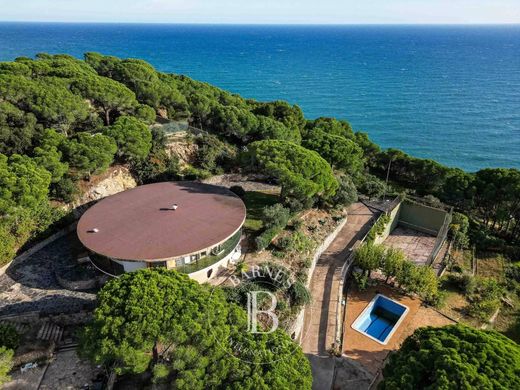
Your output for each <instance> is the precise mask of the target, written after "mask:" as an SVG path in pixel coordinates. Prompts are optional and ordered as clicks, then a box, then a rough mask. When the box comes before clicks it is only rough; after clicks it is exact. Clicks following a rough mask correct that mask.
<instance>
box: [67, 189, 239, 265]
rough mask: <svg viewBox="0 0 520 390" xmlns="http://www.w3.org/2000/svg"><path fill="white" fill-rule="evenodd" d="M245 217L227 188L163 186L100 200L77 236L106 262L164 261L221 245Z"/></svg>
mask: <svg viewBox="0 0 520 390" xmlns="http://www.w3.org/2000/svg"><path fill="white" fill-rule="evenodd" d="M174 204H176V205H177V209H175V210H174V209H173V208H174V207H173V205H174ZM245 216H246V208H245V206H244V203H243V202H242V200H241V199H240V198H239V197H238V196H236V195H235V194H234V193H232V192H231V191H229V190H228V189H227V188H224V187H219V186H214V185H209V184H202V183H196V182H165V183H155V184H148V185H144V186H140V187H136V188H133V189H131V190H128V191H124V192H120V193H118V194H116V195H112V196H109V197H107V198H104V199H102V200H101V201H99V202H98V203H97V204H95V205H94V206H92V207H91V208H90V209H88V210H87V212H86V213H85V214H83V216H82V217H81V219H80V221H79V223H78V227H77V232H78V237H79V239H80V240H81V242H82V243H83V245H84V246H85V247H87V248H88V249H90V250H92V251H93V252H96V253H99V254H101V255H104V256H107V257H111V258H115V259H122V260H148V261H153V260H165V259H171V258H175V257H180V256H183V255H188V254H191V253H196V252H199V251H201V250H204V249H206V248H209V247H212V246H214V245H217V244H219V243H221V242H223V241H225V240H227V239H228V238H230V237H231V236H232V235H233V234H234V233H235V232H237V231H238V230H239V229H240V227H241V226H242V225H243V223H244V220H245Z"/></svg>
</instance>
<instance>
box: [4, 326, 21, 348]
mask: <svg viewBox="0 0 520 390" xmlns="http://www.w3.org/2000/svg"><path fill="white" fill-rule="evenodd" d="M18 345H20V335H19V334H18V332H17V331H16V329H15V328H14V327H13V326H12V325H9V324H0V346H1V347H6V348H7V349H13V350H14V349H16V348H18Z"/></svg>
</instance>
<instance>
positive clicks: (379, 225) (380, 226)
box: [366, 214, 390, 242]
mask: <svg viewBox="0 0 520 390" xmlns="http://www.w3.org/2000/svg"><path fill="white" fill-rule="evenodd" d="M388 222H390V216H389V215H387V214H382V215H381V216H380V217H379V218H378V219H377V221H376V222H375V223H374V226H372V227H371V228H370V231H369V232H368V234H367V238H366V241H367V242H374V240H375V239H376V238H377V236H380V235H381V234H383V232H384V231H385V229H386V225H387V224H388Z"/></svg>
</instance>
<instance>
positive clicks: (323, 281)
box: [302, 203, 377, 356]
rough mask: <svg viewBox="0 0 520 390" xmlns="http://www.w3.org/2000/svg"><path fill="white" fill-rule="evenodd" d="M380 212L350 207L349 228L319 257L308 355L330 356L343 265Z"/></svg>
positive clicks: (308, 320) (308, 315)
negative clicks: (371, 221) (352, 248)
mask: <svg viewBox="0 0 520 390" xmlns="http://www.w3.org/2000/svg"><path fill="white" fill-rule="evenodd" d="M376 212H377V211H376V210H372V209H370V208H368V207H367V206H365V205H364V204H362V203H355V204H353V205H352V206H350V208H349V210H348V217H347V218H348V219H347V223H346V225H345V227H343V229H342V230H341V231H340V232H339V234H338V236H337V237H336V239H335V240H334V241H333V242H332V243H331V244H330V246H329V247H328V248H327V250H326V251H325V252H324V253H323V254H322V256H321V257H320V258H319V259H318V263H317V264H316V269H315V270H314V273H313V275H312V279H311V284H310V290H311V294H312V303H311V305H310V308H309V309H307V310H306V312H305V322H304V331H303V340H302V348H303V352H305V353H306V354H311V355H319V356H328V353H327V350H328V349H329V348H330V347H331V346H332V344H333V343H334V341H335V336H336V311H337V301H338V288H339V283H340V276H341V267H342V265H343V263H344V262H345V259H346V257H347V255H348V253H349V252H350V249H351V247H352V246H353V245H354V243H355V242H356V241H357V240H359V239H361V238H362V237H363V236H364V235H365V234H366V233H367V232H368V229H369V227H370V220H371V219H372V217H373V216H374V215H375V213H376Z"/></svg>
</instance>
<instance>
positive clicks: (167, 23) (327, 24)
mask: <svg viewBox="0 0 520 390" xmlns="http://www.w3.org/2000/svg"><path fill="white" fill-rule="evenodd" d="M0 23H27V24H113V25H125V24H134V25H135V24H141V25H150V24H153V25H185V26H189V25H201V26H520V22H467V23H466V22H463V23H446V22H429V23H421V22H417V23H399V22H389V23H349V22H346V23H300V22H294V23H293V22H287V23H235V22H218V23H214V22H135V21H125V22H118V21H110V22H106V21H60V20H57V21H54V20H0Z"/></svg>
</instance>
